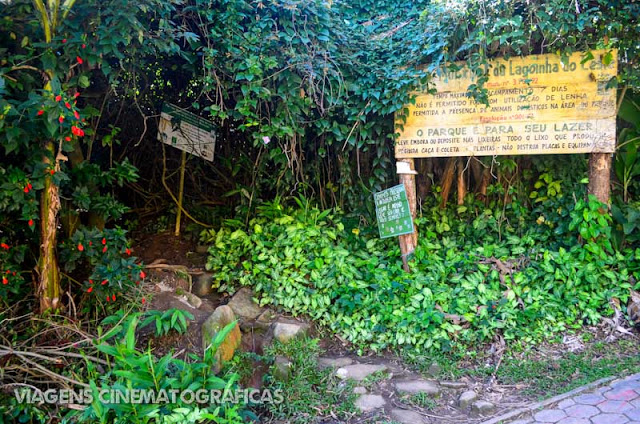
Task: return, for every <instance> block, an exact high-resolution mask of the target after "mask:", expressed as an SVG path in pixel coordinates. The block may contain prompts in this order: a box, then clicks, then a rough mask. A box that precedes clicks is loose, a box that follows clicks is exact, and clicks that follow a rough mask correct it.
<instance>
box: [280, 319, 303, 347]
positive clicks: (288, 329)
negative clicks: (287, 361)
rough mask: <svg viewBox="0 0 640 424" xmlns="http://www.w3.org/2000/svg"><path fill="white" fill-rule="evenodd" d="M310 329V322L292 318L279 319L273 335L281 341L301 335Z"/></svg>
mask: <svg viewBox="0 0 640 424" xmlns="http://www.w3.org/2000/svg"><path fill="white" fill-rule="evenodd" d="M308 331H309V324H307V323H304V322H298V321H292V320H282V319H281V320H279V321H276V322H275V323H274V324H273V337H274V338H275V339H276V340H278V341H279V342H280V343H288V342H289V341H290V340H291V339H293V338H296V337H301V336H304V335H305V334H307V332H308Z"/></svg>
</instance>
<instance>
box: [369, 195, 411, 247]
mask: <svg viewBox="0 0 640 424" xmlns="http://www.w3.org/2000/svg"><path fill="white" fill-rule="evenodd" d="M373 199H374V201H375V204H376V216H377V217H378V228H379V229H380V238H387V237H396V236H401V235H403V234H411V233H413V219H412V218H411V209H409V200H408V199H407V192H406V191H405V189H404V184H399V185H397V186H395V187H391V188H389V189H387V190H383V191H381V192H378V193H374V194H373Z"/></svg>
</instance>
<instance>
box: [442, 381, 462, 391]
mask: <svg viewBox="0 0 640 424" xmlns="http://www.w3.org/2000/svg"><path fill="white" fill-rule="evenodd" d="M440 385H441V386H442V387H446V388H447V389H464V388H465V387H467V386H468V384H467V383H465V382H464V381H441V382H440Z"/></svg>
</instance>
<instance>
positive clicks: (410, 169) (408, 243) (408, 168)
mask: <svg viewBox="0 0 640 424" xmlns="http://www.w3.org/2000/svg"><path fill="white" fill-rule="evenodd" d="M396 168H397V171H396V172H397V173H398V175H399V176H400V184H402V185H404V189H405V191H406V193H407V201H408V203H409V210H410V212H411V221H412V222H413V220H414V219H416V213H417V210H418V202H417V196H416V174H417V172H416V171H415V170H414V161H413V159H403V160H401V161H399V162H397V164H396ZM399 243H400V253H401V255H402V265H403V267H404V270H405V271H406V272H409V259H408V257H409V255H411V254H412V253H413V251H414V250H416V246H417V245H418V229H417V228H416V226H415V225H413V232H412V233H409V234H403V235H401V236H399Z"/></svg>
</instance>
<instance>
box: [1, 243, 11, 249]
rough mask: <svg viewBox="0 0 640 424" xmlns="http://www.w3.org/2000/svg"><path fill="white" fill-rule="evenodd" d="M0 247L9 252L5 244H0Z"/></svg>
mask: <svg viewBox="0 0 640 424" xmlns="http://www.w3.org/2000/svg"><path fill="white" fill-rule="evenodd" d="M0 247H2V248H3V249H5V250H9V245H8V244H7V243H0Z"/></svg>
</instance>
